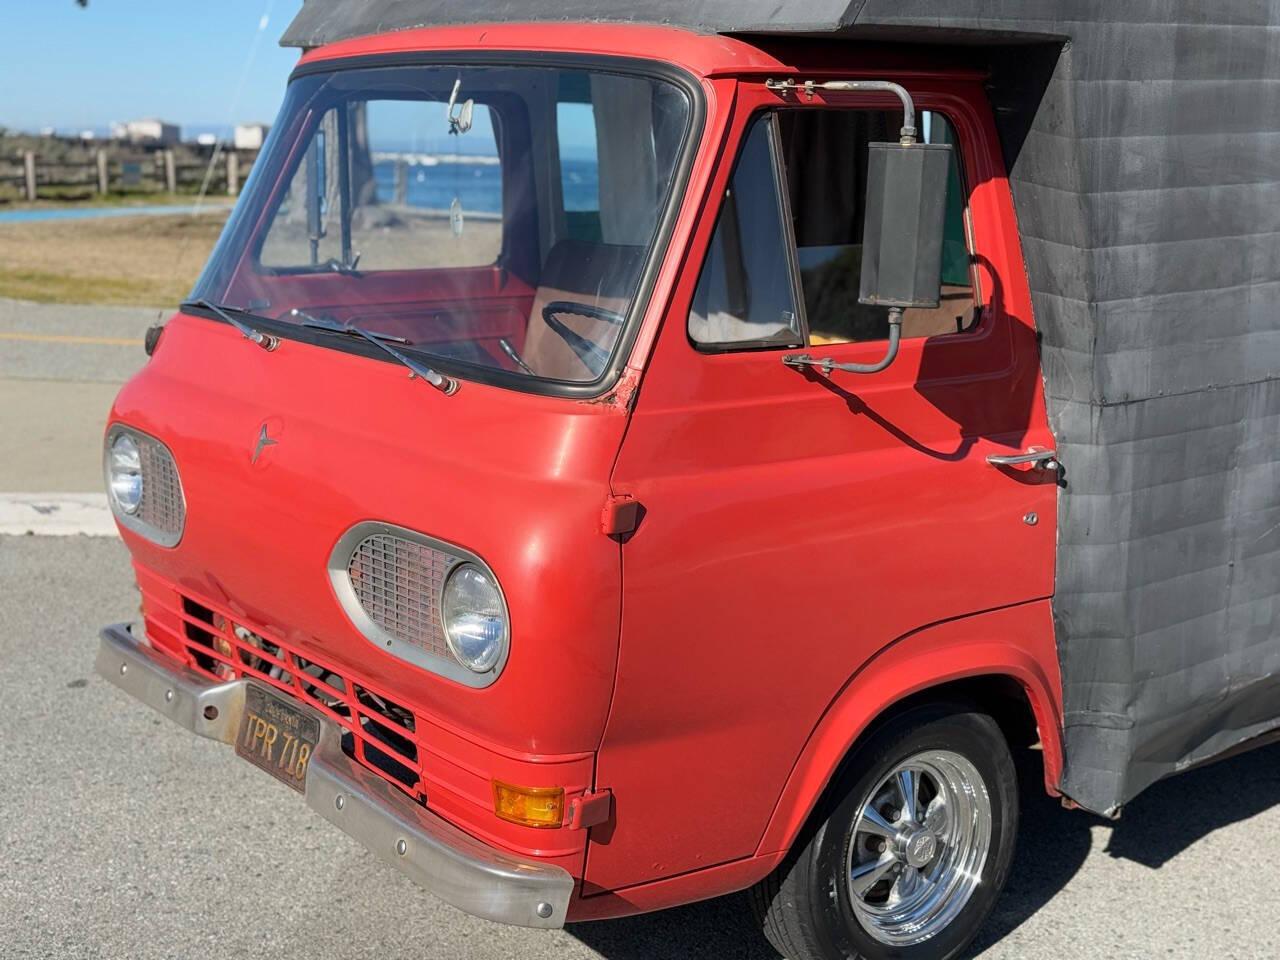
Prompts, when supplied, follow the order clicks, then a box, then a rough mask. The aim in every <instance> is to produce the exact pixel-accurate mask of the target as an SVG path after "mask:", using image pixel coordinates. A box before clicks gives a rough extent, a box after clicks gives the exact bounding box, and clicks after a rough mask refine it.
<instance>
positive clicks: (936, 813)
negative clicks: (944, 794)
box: [924, 797, 949, 837]
mask: <svg viewBox="0 0 1280 960" xmlns="http://www.w3.org/2000/svg"><path fill="white" fill-rule="evenodd" d="M948 819H949V818H948V816H947V805H946V804H945V803H943V801H942V798H941V797H935V798H934V800H933V802H932V803H930V804H929V809H928V810H926V811H925V813H924V825H925V826H926V827H928V828H929V829H930V830H932V831H933V833H934V835H935V836H938V837H943V836H945V835H946V829H947V820H948Z"/></svg>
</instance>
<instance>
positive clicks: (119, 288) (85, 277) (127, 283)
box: [0, 211, 226, 307]
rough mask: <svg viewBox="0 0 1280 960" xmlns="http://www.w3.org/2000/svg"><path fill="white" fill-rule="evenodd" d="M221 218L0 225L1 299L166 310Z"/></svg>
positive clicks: (196, 271) (185, 287)
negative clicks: (164, 308)
mask: <svg viewBox="0 0 1280 960" xmlns="http://www.w3.org/2000/svg"><path fill="white" fill-rule="evenodd" d="M225 220H226V215H225V213H223V212H221V211H218V212H210V213H205V214H201V215H200V216H195V217H192V216H186V215H181V214H175V215H172V216H168V215H166V216H153V217H145V216H144V217H115V218H110V219H103V220H63V221H54V222H45V223H13V224H0V297H9V298H13V299H18V300H35V301H38V302H40V303H84V304H116V305H127V306H147V307H152V306H156V307H172V306H176V305H177V304H178V302H179V301H181V300H182V298H183V297H185V296H186V295H187V294H188V293H189V292H190V291H191V287H192V285H193V284H194V283H195V281H196V278H197V277H198V276H199V275H200V270H201V268H202V267H203V266H204V262H205V260H206V259H207V258H208V256H209V252H210V251H211V250H212V249H213V245H214V243H215V242H216V241H217V239H218V234H219V233H220V232H221V230H222V225H223V223H224V222H225Z"/></svg>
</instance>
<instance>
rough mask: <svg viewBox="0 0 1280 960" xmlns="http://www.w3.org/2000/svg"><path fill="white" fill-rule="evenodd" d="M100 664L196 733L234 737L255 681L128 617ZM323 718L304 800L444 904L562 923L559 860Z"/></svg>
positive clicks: (565, 887)
mask: <svg viewBox="0 0 1280 960" xmlns="http://www.w3.org/2000/svg"><path fill="white" fill-rule="evenodd" d="M96 666H97V671H98V673H99V674H101V675H102V676H103V677H105V678H106V679H107V680H110V681H111V682H112V683H114V684H115V685H116V686H117V687H119V688H120V689H121V690H123V691H124V692H125V693H128V694H130V695H131V696H133V697H135V698H137V699H138V700H141V701H142V702H143V703H145V704H146V705H147V706H149V707H151V708H152V709H154V710H158V711H159V712H160V713H163V714H164V715H165V716H166V717H168V718H169V719H170V720H172V721H174V722H175V723H177V724H178V725H179V726H182V727H185V728H186V729H188V730H190V731H191V732H192V733H195V734H198V735H199V736H202V737H208V738H209V739H210V740H217V741H219V742H220V743H226V744H231V743H234V742H235V738H236V735H237V732H238V731H239V729H240V717H241V714H242V712H243V711H244V704H245V689H246V688H247V687H248V685H249V684H251V683H256V682H257V681H254V680H235V681H232V682H230V683H211V682H209V681H208V680H207V679H205V678H204V677H202V676H200V675H199V674H197V673H195V672H194V671H192V670H189V669H188V668H186V667H184V666H182V665H181V664H179V663H177V662H176V661H175V660H173V659H172V658H170V657H168V656H166V655H164V654H161V653H158V652H156V651H155V650H153V649H152V647H151V645H150V644H149V643H147V642H146V641H145V640H139V639H138V638H136V637H135V636H134V635H133V633H132V632H131V630H130V626H129V625H128V624H117V625H115V626H111V627H107V628H105V629H104V630H103V631H102V634H101V645H100V646H99V648H98V660H97V665H96ZM297 707H298V709H299V710H302V711H304V712H306V713H309V714H311V715H312V716H315V717H316V718H317V719H318V720H319V721H320V742H319V744H318V746H317V747H316V751H315V754H314V755H313V756H312V757H311V761H310V763H308V765H307V778H306V783H305V785H304V786H305V796H306V801H307V806H309V807H311V809H313V810H315V811H316V812H317V813H318V814H320V816H322V817H324V818H325V819H326V820H328V821H329V822H330V823H332V824H333V825H334V826H336V827H338V828H339V829H341V830H342V831H343V832H344V833H347V834H350V835H351V836H352V837H354V838H355V839H357V840H359V841H360V842H361V843H363V844H364V845H365V846H366V847H368V848H369V849H370V850H372V851H373V852H374V853H375V854H377V855H378V856H379V857H380V858H382V860H384V861H385V862H387V863H388V864H390V865H391V866H393V867H395V868H396V869H398V870H399V871H400V872H401V873H403V874H405V875H406V876H408V877H409V878H410V879H411V880H413V881H414V882H415V883H418V884H420V885H421V886H423V887H425V888H426V889H427V890H429V891H430V892H431V893H434V894H435V895H436V896H438V897H439V898H440V899H441V900H444V901H445V902H446V903H450V904H453V906H455V907H457V908H458V909H460V910H464V911H466V912H467V913H470V914H473V915H474V916H477V917H483V918H484V919H486V920H495V921H497V922H499V923H510V924H515V925H517V926H522V927H541V928H547V929H555V928H559V927H562V926H563V925H564V921H565V913H566V911H567V910H568V907H569V898H570V896H571V895H572V893H573V878H572V877H571V876H570V875H569V873H568V871H566V870H564V869H562V868H561V867H557V866H553V865H549V864H542V863H534V862H530V861H527V860H521V859H519V858H518V857H515V856H512V855H510V854H506V853H503V852H501V851H499V850H495V849H493V848H492V847H490V846H488V845H486V844H484V843H481V842H480V841H479V840H476V839H475V838H474V837H471V836H470V835H468V834H466V833H464V832H463V831H461V830H459V829H458V828H457V827H455V826H453V825H452V824H450V823H448V822H447V821H445V820H442V819H441V818H440V817H438V816H436V815H435V814H433V813H431V812H429V811H428V810H426V809H425V808H423V807H421V806H420V805H418V804H417V803H414V802H413V801H412V800H411V799H410V798H409V797H407V796H406V795H405V794H403V793H401V792H400V791H399V790H397V789H396V788H395V787H393V786H391V785H390V784H389V783H387V782H386V781H385V780H383V779H382V778H381V777H379V776H377V775H376V774H374V773H372V772H370V771H369V770H366V769H365V768H364V767H362V766H361V765H360V764H358V763H356V762H355V761H354V760H352V759H351V758H350V757H348V756H347V755H346V754H345V753H344V752H343V751H342V745H341V736H342V731H341V729H340V728H339V727H338V726H337V724H335V723H333V722H332V721H330V720H329V719H327V718H325V717H323V716H321V715H320V714H318V713H316V712H315V711H314V710H311V709H310V708H309V707H307V706H305V705H303V704H301V703H299V704H298V705H297Z"/></svg>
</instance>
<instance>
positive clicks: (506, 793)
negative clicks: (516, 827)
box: [493, 780, 564, 827]
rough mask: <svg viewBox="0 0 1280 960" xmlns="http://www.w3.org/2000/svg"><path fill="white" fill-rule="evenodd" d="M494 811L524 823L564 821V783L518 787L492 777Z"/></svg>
mask: <svg viewBox="0 0 1280 960" xmlns="http://www.w3.org/2000/svg"><path fill="white" fill-rule="evenodd" d="M493 812H494V813H496V814H497V815H498V816H499V817H500V818H501V819H503V820H507V821H510V822H511V823H518V824H520V825H521V826H525V827H558V826H560V825H561V824H563V823H564V787H517V786H514V785H512V784H510V783H503V782H502V781H501V780H495V781H493Z"/></svg>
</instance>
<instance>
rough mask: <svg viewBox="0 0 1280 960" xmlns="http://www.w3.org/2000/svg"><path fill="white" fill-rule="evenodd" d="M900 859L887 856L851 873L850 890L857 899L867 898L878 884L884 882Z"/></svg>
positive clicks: (870, 861)
mask: <svg viewBox="0 0 1280 960" xmlns="http://www.w3.org/2000/svg"><path fill="white" fill-rule="evenodd" d="M897 864H898V859H897V858H896V857H894V856H893V855H892V854H885V855H884V856H882V857H881V858H880V859H879V860H868V861H867V862H866V863H860V864H858V865H857V866H856V867H854V868H853V869H852V870H851V871H849V889H850V890H852V891H853V893H854V895H855V896H857V897H865V896H866V895H867V893H868V892H869V891H870V890H871V888H872V887H874V886H875V885H876V884H877V883H879V882H880V881H881V880H883V879H884V878H885V877H886V876H887V875H888V873H889V871H890V870H892V869H893V868H894V867H895V866H897Z"/></svg>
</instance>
